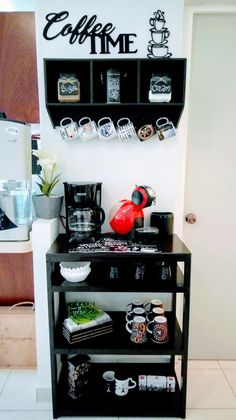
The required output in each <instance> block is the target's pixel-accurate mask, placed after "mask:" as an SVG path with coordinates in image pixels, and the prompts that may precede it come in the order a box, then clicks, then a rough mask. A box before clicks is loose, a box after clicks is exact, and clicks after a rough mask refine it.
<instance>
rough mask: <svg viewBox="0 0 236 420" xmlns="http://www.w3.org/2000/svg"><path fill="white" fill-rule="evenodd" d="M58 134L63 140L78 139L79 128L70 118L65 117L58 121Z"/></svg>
mask: <svg viewBox="0 0 236 420" xmlns="http://www.w3.org/2000/svg"><path fill="white" fill-rule="evenodd" d="M59 133H60V135H61V137H62V138H63V140H73V139H76V138H77V137H79V127H78V125H77V123H76V122H75V121H73V120H72V118H69V117H65V118H63V119H62V120H61V121H60V128H59Z"/></svg>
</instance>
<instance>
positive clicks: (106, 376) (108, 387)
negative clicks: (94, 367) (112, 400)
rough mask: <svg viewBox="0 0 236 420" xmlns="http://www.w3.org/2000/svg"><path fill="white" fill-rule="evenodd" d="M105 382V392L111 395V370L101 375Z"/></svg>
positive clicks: (113, 375) (113, 376) (112, 375)
mask: <svg viewBox="0 0 236 420" xmlns="http://www.w3.org/2000/svg"><path fill="white" fill-rule="evenodd" d="M102 377H103V379H104V381H105V392H108V393H113V392H114V390H115V372H114V371H113V370H107V371H106V372H104V373H103V375H102Z"/></svg>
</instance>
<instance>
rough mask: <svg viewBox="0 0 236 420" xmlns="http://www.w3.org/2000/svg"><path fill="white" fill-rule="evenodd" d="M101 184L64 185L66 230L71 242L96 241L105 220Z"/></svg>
mask: <svg viewBox="0 0 236 420" xmlns="http://www.w3.org/2000/svg"><path fill="white" fill-rule="evenodd" d="M101 185H102V184H101V183H93V184H90V183H71V184H69V183H67V182H65V183H64V187H65V208H66V230H67V234H68V235H69V237H70V241H71V240H75V241H78V242H87V241H88V242H90V241H93V240H94V237H95V236H96V234H97V233H99V232H100V228H101V226H102V224H103V222H104V220H105V213H104V210H103V209H102V207H101Z"/></svg>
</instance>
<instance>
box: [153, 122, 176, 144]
mask: <svg viewBox="0 0 236 420" xmlns="http://www.w3.org/2000/svg"><path fill="white" fill-rule="evenodd" d="M156 127H157V137H158V139H159V140H165V139H168V138H169V137H174V136H176V131H175V127H174V124H173V123H172V121H169V120H168V118H166V117H161V118H158V120H157V121H156Z"/></svg>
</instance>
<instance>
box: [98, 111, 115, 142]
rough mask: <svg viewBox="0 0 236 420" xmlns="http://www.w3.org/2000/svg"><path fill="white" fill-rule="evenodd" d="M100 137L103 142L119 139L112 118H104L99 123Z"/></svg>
mask: <svg viewBox="0 0 236 420" xmlns="http://www.w3.org/2000/svg"><path fill="white" fill-rule="evenodd" d="M98 135H99V138H100V140H103V141H106V140H111V139H114V138H115V137H117V133H116V129H115V126H114V124H113V122H112V120H111V118H110V117H103V118H101V119H100V120H99V121H98Z"/></svg>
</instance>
